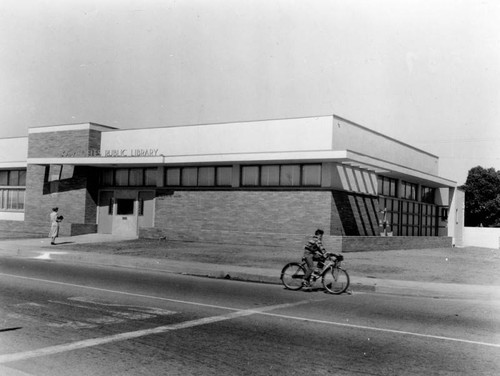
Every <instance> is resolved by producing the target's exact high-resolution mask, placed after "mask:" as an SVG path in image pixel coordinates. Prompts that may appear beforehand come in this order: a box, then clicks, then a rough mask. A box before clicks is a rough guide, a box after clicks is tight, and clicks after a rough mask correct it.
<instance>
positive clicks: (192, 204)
mask: <svg viewBox="0 0 500 376" xmlns="http://www.w3.org/2000/svg"><path fill="white" fill-rule="evenodd" d="M330 210H331V193H330V192H328V191H188V190H181V191H172V193H171V194H169V195H164V196H161V197H157V198H156V217H155V218H156V219H155V227H156V228H159V229H169V230H188V229H190V230H192V231H193V232H196V231H200V230H210V231H243V232H263V233H278V234H283V233H285V234H303V233H310V232H313V231H314V230H315V229H317V228H324V229H325V231H326V232H328V231H329V228H330V217H331V215H330Z"/></svg>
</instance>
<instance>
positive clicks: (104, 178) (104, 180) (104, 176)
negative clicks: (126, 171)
mask: <svg viewBox="0 0 500 376" xmlns="http://www.w3.org/2000/svg"><path fill="white" fill-rule="evenodd" d="M113 176H114V170H113V169H111V168H107V169H104V170H102V171H101V185H103V186H108V187H109V186H112V185H113Z"/></svg>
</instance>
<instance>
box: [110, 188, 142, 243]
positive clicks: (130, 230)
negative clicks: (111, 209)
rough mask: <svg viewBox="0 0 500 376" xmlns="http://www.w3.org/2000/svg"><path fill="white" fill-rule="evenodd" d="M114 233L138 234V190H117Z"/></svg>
mask: <svg viewBox="0 0 500 376" xmlns="http://www.w3.org/2000/svg"><path fill="white" fill-rule="evenodd" d="M115 206H116V208H115V216H114V218H113V235H137V191H115Z"/></svg>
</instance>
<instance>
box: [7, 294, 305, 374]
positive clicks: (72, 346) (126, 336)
mask: <svg viewBox="0 0 500 376" xmlns="http://www.w3.org/2000/svg"><path fill="white" fill-rule="evenodd" d="M306 303H310V301H309V300H306V301H301V302H296V303H285V304H278V305H274V306H267V307H262V308H254V309H245V310H238V311H236V312H230V313H227V314H225V315H219V316H211V317H204V318H201V319H197V320H191V321H184V322H180V323H177V324H171V325H164V326H158V327H156V328H151V329H144V330H136V331H133V332H127V333H120V334H115V335H110V336H106V337H101V338H93V339H87V340H83V341H77V342H73V343H66V344H62V345H56V346H49V347H45V348H41V349H37V350H32V351H24V352H20V353H15V354H5V355H0V364H4V363H10V362H17V361H20V360H26V359H31V358H37V357H41V356H48V355H54V354H60V353H64V352H68V351H73V350H79V349H84V348H87V347H94V346H100V345H105V344H108V343H112V342H118V341H126V340H130V339H135V338H139V337H144V336H149V335H153V334H162V333H165V332H169V331H173V330H180V329H186V328H192V327H195V326H200V325H206V324H212V323H216V322H220V321H226V320H231V319H234V318H238V317H244V316H250V315H254V314H257V313H262V312H266V311H270V310H273V309H279V308H288V307H292V306H296V305H300V304H306Z"/></svg>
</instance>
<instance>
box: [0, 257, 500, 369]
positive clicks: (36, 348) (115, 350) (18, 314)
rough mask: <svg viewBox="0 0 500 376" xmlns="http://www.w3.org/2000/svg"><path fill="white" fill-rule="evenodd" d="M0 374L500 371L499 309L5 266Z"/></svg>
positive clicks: (140, 274) (56, 266)
mask: <svg viewBox="0 0 500 376" xmlns="http://www.w3.org/2000/svg"><path fill="white" fill-rule="evenodd" d="M0 285H1V287H0V375H2V376H8V375H13V376H18V375H40V376H44V375H50V376H58V375H107V376H109V375H184V376H185V375H303V374H312V375H436V374H439V375H499V374H500V332H499V328H500V325H499V324H500V315H499V312H500V302H496V301H481V300H461V299H455V300H451V299H429V298H416V297H405V296H396V295H383V294H368V293H357V294H354V295H341V296H334V295H328V294H325V293H324V292H322V291H313V292H309V293H306V292H291V291H287V290H284V289H283V288H281V287H280V286H276V285H266V284H254V283H248V282H237V281H226V280H215V279H207V278H198V277H189V276H182V275H177V274H167V273H153V272H146V271H136V270H128V269H123V268H104V267H95V266H94V267H86V266H81V265H70V264H63V263H56V262H52V261H40V260H27V259H15V258H0Z"/></svg>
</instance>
